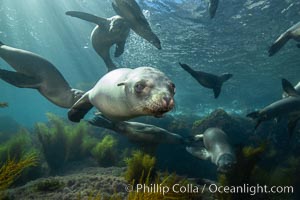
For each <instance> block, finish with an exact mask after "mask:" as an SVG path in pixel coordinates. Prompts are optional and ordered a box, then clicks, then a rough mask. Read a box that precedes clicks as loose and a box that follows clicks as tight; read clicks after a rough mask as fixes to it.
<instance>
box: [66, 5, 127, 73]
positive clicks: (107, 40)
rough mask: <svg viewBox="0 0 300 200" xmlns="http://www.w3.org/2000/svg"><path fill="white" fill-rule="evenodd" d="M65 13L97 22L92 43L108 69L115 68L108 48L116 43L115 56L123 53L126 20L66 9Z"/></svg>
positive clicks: (92, 34)
mask: <svg viewBox="0 0 300 200" xmlns="http://www.w3.org/2000/svg"><path fill="white" fill-rule="evenodd" d="M66 15H69V16H72V17H77V18H80V19H82V20H86V21H89V22H92V23H94V24H97V26H96V27H95V28H94V30H93V31H92V33H91V41H92V45H93V47H94V49H95V51H96V52H97V54H98V55H99V56H100V57H101V58H102V59H103V61H104V62H105V65H106V67H107V68H108V71H111V70H114V69H116V65H115V64H114V63H113V61H112V60H111V57H110V52H109V50H110V48H111V46H112V45H114V44H116V50H115V57H119V56H120V55H122V54H123V52H124V48H125V43H126V39H127V37H128V35H129V31H130V28H129V26H128V24H127V22H126V21H125V20H124V19H123V18H122V17H120V16H118V15H117V16H113V17H111V18H107V19H105V18H101V17H97V16H95V15H91V14H88V13H84V12H78V11H68V12H66Z"/></svg>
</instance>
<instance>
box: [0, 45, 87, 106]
mask: <svg viewBox="0 0 300 200" xmlns="http://www.w3.org/2000/svg"><path fill="white" fill-rule="evenodd" d="M0 45H1V44H0ZM0 57H1V58H2V59H3V60H5V61H6V62H7V63H8V64H9V65H10V66H11V67H13V68H14V69H15V70H16V72H13V71H8V70H3V69H1V70H0V78H1V79H2V80H4V81H6V82H8V83H10V84H12V85H14V86H16V87H20V88H33V89H37V90H38V91H39V92H40V93H41V94H42V95H43V96H44V97H46V98H47V99H48V100H49V101H51V102H52V103H54V104H55V105H57V106H60V107H63V108H70V107H71V106H72V105H73V104H74V103H75V102H76V101H77V100H78V99H79V98H80V97H81V96H82V95H83V93H84V92H83V91H80V90H77V89H72V88H71V87H70V86H69V84H68V82H67V81H66V80H65V78H64V77H63V76H62V74H61V73H60V72H59V71H58V70H57V69H56V67H55V66H54V65H53V64H52V63H50V62H49V61H48V60H46V59H45V58H42V57H41V56H39V55H37V54H34V53H32V52H29V51H25V50H22V49H17V48H13V47H10V46H7V45H4V44H2V45H1V46H0Z"/></svg>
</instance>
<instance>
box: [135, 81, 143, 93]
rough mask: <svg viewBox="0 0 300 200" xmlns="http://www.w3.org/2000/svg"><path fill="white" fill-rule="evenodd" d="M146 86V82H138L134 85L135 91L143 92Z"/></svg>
mask: <svg viewBox="0 0 300 200" xmlns="http://www.w3.org/2000/svg"><path fill="white" fill-rule="evenodd" d="M145 87H146V84H145V83H144V82H137V83H136V84H135V86H134V91H135V92H136V93H141V92H143V90H144V88H145Z"/></svg>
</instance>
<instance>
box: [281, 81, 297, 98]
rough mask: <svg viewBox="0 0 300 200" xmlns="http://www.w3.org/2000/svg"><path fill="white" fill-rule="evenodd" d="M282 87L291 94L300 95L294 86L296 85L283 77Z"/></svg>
mask: <svg viewBox="0 0 300 200" xmlns="http://www.w3.org/2000/svg"><path fill="white" fill-rule="evenodd" d="M281 84H282V89H283V91H284V92H286V93H287V94H288V95H289V96H295V97H298V96H300V94H299V92H298V91H297V90H296V89H295V88H294V86H293V85H292V84H291V83H290V82H289V81H288V80H286V79H284V78H283V79H281Z"/></svg>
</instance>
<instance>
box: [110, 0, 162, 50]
mask: <svg viewBox="0 0 300 200" xmlns="http://www.w3.org/2000/svg"><path fill="white" fill-rule="evenodd" d="M112 6H113V9H114V10H115V12H116V13H117V14H118V15H120V16H122V17H123V18H124V19H126V21H127V22H128V24H129V26H130V28H131V29H132V30H133V31H134V32H135V33H136V34H138V35H139V36H141V37H142V38H144V39H146V40H147V41H148V42H150V43H151V44H152V45H154V46H155V47H156V48H157V49H161V44H160V40H159V38H158V37H157V35H156V34H155V33H154V32H153V31H152V29H151V27H150V25H149V23H148V21H147V19H146V18H145V16H144V14H143V12H142V10H141V8H140V7H139V5H138V4H137V2H136V1H135V0H114V1H113V2H112Z"/></svg>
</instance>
